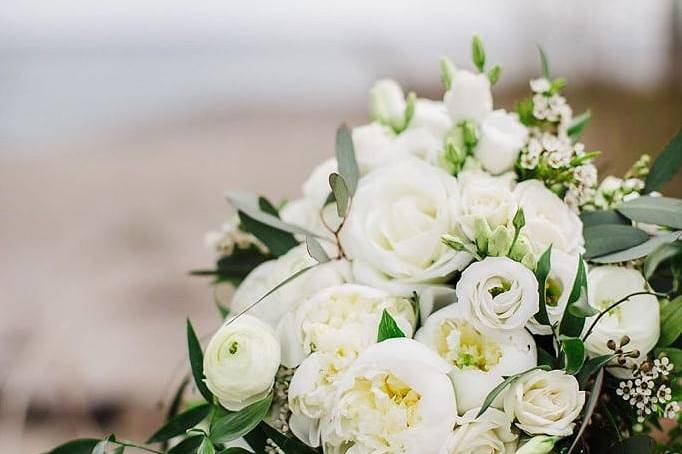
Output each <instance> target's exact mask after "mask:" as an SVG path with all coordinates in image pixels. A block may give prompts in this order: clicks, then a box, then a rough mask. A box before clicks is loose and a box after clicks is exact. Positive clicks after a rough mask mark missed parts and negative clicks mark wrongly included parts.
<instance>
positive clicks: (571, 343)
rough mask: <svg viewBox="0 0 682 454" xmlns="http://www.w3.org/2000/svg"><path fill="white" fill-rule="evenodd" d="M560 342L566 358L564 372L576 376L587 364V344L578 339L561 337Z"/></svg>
mask: <svg viewBox="0 0 682 454" xmlns="http://www.w3.org/2000/svg"><path fill="white" fill-rule="evenodd" d="M559 340H560V341H561V348H562V350H563V352H564V356H565V358H566V361H565V363H566V364H565V366H564V370H565V371H566V373H567V374H571V375H575V374H576V373H578V372H579V371H580V369H581V368H582V367H583V363H584V362H585V344H583V341H581V340H580V339H578V338H577V337H568V336H560V337H559Z"/></svg>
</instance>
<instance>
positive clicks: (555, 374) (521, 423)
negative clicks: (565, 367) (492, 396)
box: [504, 370, 585, 436]
mask: <svg viewBox="0 0 682 454" xmlns="http://www.w3.org/2000/svg"><path fill="white" fill-rule="evenodd" d="M584 404H585V391H580V387H579V386H578V380H576V379H575V377H574V376H573V375H568V374H566V373H565V372H564V371H561V370H551V371H544V370H534V371H532V372H529V373H527V374H524V375H523V376H521V378H519V379H518V380H517V381H515V382H514V383H512V384H511V385H510V387H509V389H508V390H507V391H506V393H505V396H504V411H505V413H506V414H507V416H509V417H510V418H512V419H516V420H517V421H518V422H517V423H516V426H517V427H518V428H519V429H521V430H523V431H525V432H527V433H529V434H531V435H536V434H546V435H557V436H567V435H571V434H572V433H573V426H574V425H575V424H574V423H573V421H574V420H575V419H576V418H577V417H578V416H579V415H580V411H581V410H582V408H583V405H584Z"/></svg>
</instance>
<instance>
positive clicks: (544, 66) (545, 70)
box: [538, 44, 551, 80]
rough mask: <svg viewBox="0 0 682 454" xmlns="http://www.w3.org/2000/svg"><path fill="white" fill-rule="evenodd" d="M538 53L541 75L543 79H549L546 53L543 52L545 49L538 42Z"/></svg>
mask: <svg viewBox="0 0 682 454" xmlns="http://www.w3.org/2000/svg"><path fill="white" fill-rule="evenodd" d="M538 53H539V54H540V67H541V68H542V77H544V78H545V79H548V80H549V79H551V76H550V73H549V60H548V59H547V54H545V51H544V50H543V49H542V47H541V46H540V45H539V44H538Z"/></svg>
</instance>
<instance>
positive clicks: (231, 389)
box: [204, 314, 280, 411]
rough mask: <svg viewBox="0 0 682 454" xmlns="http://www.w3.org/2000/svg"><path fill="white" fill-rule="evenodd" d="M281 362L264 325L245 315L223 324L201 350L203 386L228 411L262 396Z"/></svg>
mask: <svg viewBox="0 0 682 454" xmlns="http://www.w3.org/2000/svg"><path fill="white" fill-rule="evenodd" d="M279 365H280V346H279V342H278V341H277V338H276V337H275V333H274V332H273V330H272V328H270V326H268V325H267V324H265V323H263V322H261V321H260V320H258V319H257V318H255V317H252V316H250V315H248V314H244V315H242V316H241V317H239V318H238V319H236V320H234V321H232V322H230V321H227V322H225V324H223V325H222V326H221V327H220V328H219V329H218V331H217V332H216V333H215V334H214V335H213V338H211V341H210V342H209V343H208V347H206V352H205V353H204V374H205V375H206V379H205V382H206V386H208V389H210V390H211V392H212V393H213V394H214V395H215V396H216V397H217V398H218V400H219V401H220V404H221V405H222V406H223V407H225V408H226V409H228V410H231V411H238V410H241V409H242V408H244V407H246V406H248V405H251V404H252V403H254V402H257V401H259V400H261V399H263V398H265V397H266V396H267V395H268V393H269V392H270V390H271V389H272V386H273V384H274V381H275V374H276V373H277V369H278V368H279Z"/></svg>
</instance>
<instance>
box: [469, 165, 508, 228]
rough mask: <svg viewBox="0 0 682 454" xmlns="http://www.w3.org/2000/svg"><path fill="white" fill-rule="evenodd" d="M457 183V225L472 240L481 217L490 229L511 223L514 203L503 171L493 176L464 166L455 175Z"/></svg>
mask: <svg viewBox="0 0 682 454" xmlns="http://www.w3.org/2000/svg"><path fill="white" fill-rule="evenodd" d="M457 180H458V181H459V187H460V206H461V214H460V216H459V222H460V227H461V229H462V232H463V233H464V235H466V237H467V238H468V239H469V240H471V241H475V238H476V222H477V220H479V219H483V220H485V221H486V222H487V223H488V226H489V227H490V230H495V227H498V226H500V225H501V226H508V225H511V221H512V219H513V218H514V214H515V213H516V209H517V204H516V199H515V198H514V196H513V194H512V191H511V183H512V182H511V180H510V178H508V177H507V176H506V175H505V176H501V177H493V176H490V175H489V174H487V173H485V172H483V171H480V170H478V171H476V170H466V171H463V172H460V174H459V175H458V176H457Z"/></svg>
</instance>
